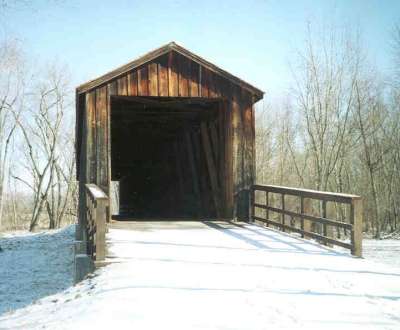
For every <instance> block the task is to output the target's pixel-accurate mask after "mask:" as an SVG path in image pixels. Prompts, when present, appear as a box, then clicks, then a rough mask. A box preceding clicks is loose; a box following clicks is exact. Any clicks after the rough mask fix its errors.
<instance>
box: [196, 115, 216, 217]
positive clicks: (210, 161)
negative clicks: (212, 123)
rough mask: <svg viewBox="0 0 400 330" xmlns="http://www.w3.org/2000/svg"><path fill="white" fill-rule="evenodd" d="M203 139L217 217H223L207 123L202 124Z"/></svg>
mask: <svg viewBox="0 0 400 330" xmlns="http://www.w3.org/2000/svg"><path fill="white" fill-rule="evenodd" d="M200 130H201V137H202V141H203V149H204V153H205V156H206V162H207V168H208V175H209V177H210V182H211V190H212V195H213V200H214V204H215V211H216V213H217V217H218V218H220V217H221V211H220V207H221V205H220V202H219V189H218V179H217V171H216V167H215V163H214V159H213V156H212V151H211V145H210V138H209V136H208V130H207V124H206V123H205V122H201V124H200Z"/></svg>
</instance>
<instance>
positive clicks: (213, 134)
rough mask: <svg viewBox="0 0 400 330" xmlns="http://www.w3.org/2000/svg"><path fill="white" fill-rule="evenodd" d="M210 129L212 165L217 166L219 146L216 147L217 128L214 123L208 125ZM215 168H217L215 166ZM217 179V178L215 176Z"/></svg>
mask: <svg viewBox="0 0 400 330" xmlns="http://www.w3.org/2000/svg"><path fill="white" fill-rule="evenodd" d="M209 127H210V137H211V142H212V150H213V156H214V163H215V165H217V164H218V159H219V157H218V156H219V146H218V133H217V128H216V127H215V123H214V122H211V123H210V124H209ZM216 168H218V167H217V166H216ZM217 178H218V176H217Z"/></svg>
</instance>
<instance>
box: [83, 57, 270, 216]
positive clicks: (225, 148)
mask: <svg viewBox="0 0 400 330" xmlns="http://www.w3.org/2000/svg"><path fill="white" fill-rule="evenodd" d="M213 68H214V67H213V66H212V65H211V64H209V65H203V64H202V62H201V61H200V60H198V58H197V57H195V56H194V57H193V58H189V57H187V56H184V55H182V54H181V53H179V52H176V51H173V50H171V51H169V52H168V53H160V56H159V57H157V58H153V59H151V60H150V61H149V62H146V63H144V64H141V65H140V66H138V67H135V68H133V69H132V70H130V71H127V72H121V74H120V75H118V76H112V75H110V79H109V80H104V79H102V80H101V81H99V85H95V84H94V83H89V84H88V86H90V88H89V89H80V90H81V91H82V90H83V91H84V92H82V94H80V95H78V98H82V95H84V100H85V102H83V103H82V102H77V116H78V122H82V121H84V122H85V125H81V126H79V125H78V126H77V138H79V139H81V141H80V143H77V149H78V150H77V158H78V159H77V161H78V167H80V166H84V169H85V170H84V171H80V174H79V176H80V180H83V181H84V182H89V183H96V184H97V185H99V186H100V187H101V188H102V189H104V191H105V192H106V193H107V194H108V193H109V186H110V180H111V172H110V171H111V152H110V150H111V140H110V135H111V129H110V125H111V117H110V114H111V111H112V109H111V108H112V97H113V96H114V95H115V96H139V97H182V98H204V99H209V98H215V99H219V100H220V106H219V109H218V112H219V113H218V118H217V121H216V122H213V123H211V124H210V123H207V128H206V129H205V128H203V129H201V130H200V131H201V132H203V133H200V136H199V137H200V141H198V142H196V141H195V139H196V138H195V137H194V136H193V137H191V136H190V134H189V139H192V145H193V148H194V146H195V145H196V143H200V146H201V147H207V149H208V151H206V154H207V155H208V157H206V161H207V162H206V164H207V168H206V169H205V170H206V171H207V175H208V176H209V178H210V183H211V186H212V187H213V189H212V190H213V200H214V204H215V208H216V211H217V215H218V216H224V217H227V218H231V217H233V216H234V215H236V216H239V217H242V218H246V217H247V215H248V198H249V194H248V193H249V189H250V187H251V185H252V184H253V181H254V171H255V169H254V162H255V155H254V138H255V133H254V110H253V103H254V100H256V99H259V98H260V94H259V91H258V92H257V91H254V93H252V92H251V91H250V90H251V89H249V87H248V86H247V85H243V84H245V83H244V82H241V81H240V80H238V82H237V83H235V82H234V81H233V80H232V78H231V76H229V74H226V76H225V75H224V74H220V72H222V71H221V70H220V71H218V70H216V69H215V70H214V69H213ZM222 73H223V72H222ZM243 86H244V87H243ZM78 93H79V90H78ZM261 97H262V94H261ZM206 131H207V135H205V134H204V132H206ZM182 136H185V135H182ZM134 142H135V141H132V143H134ZM204 151H205V149H204V150H202V152H204ZM187 152H189V154H193V157H190V158H188V159H187V161H188V162H189V163H188V164H187V168H189V169H191V173H192V175H195V174H196V173H195V172H194V171H193V166H192V163H191V162H192V161H195V159H196V152H197V151H196V150H194V149H193V150H192V151H190V150H189V149H188V150H187ZM203 171H204V169H203ZM204 174H205V173H203V172H199V173H198V177H199V178H198V180H197V181H198V189H199V194H200V195H201V185H202V180H203V179H202V175H204ZM203 184H204V182H203ZM193 189H194V193H196V191H195V190H196V188H195V187H194V186H193ZM82 203H83V202H82ZM82 203H81V204H82ZM217 204H218V206H217Z"/></svg>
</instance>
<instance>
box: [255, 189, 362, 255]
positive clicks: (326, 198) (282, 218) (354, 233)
mask: <svg viewBox="0 0 400 330" xmlns="http://www.w3.org/2000/svg"><path fill="white" fill-rule="evenodd" d="M257 192H259V193H261V194H264V196H256V194H257ZM272 194H274V197H275V198H274V201H275V200H276V199H277V197H278V199H279V200H280V202H279V205H280V207H277V205H272V202H273V201H272ZM286 196H292V197H294V198H295V199H296V198H297V201H294V202H293V201H292V203H291V204H292V205H291V206H292V208H293V206H294V208H295V209H296V210H293V209H292V210H289V209H288V207H287V201H286V199H287V197H286ZM260 197H261V199H262V200H263V201H265V203H261V202H260V201H259V199H260ZM262 197H263V198H262ZM312 200H316V201H317V202H318V207H317V208H316V209H317V210H315V209H313V208H312V206H311V201H312ZM328 203H336V204H345V205H349V207H350V211H349V212H348V220H347V222H345V221H339V220H338V219H332V218H330V217H328V215H327V214H328V212H327V210H328ZM275 204H276V203H275ZM293 204H294V205H293ZM257 210H262V211H263V212H264V215H265V217H263V216H260V215H259V213H262V212H257ZM316 212H317V213H319V215H315V213H316ZM271 213H272V214H273V215H275V219H272V218H271V217H270V215H271ZM250 216H251V219H252V220H253V221H255V220H256V221H261V222H263V223H265V224H266V225H267V226H274V227H277V228H279V229H281V230H282V231H291V232H295V233H299V234H301V236H302V237H305V238H313V239H316V240H317V241H319V242H322V243H324V244H327V245H337V246H341V247H344V248H347V249H349V250H351V253H352V254H353V255H355V256H359V257H361V255H362V199H361V197H360V196H357V195H350V194H342V193H332V192H323V191H317V190H310V189H299V188H291V187H281V186H274V185H253V186H252V192H251V215H250ZM286 216H288V217H290V221H289V222H288V221H287V219H286ZM277 217H278V218H279V219H276V218H277ZM296 220H299V221H296ZM313 224H314V225H313ZM317 225H318V226H320V227H318V226H317ZM313 227H314V230H313ZM321 227H322V228H321ZM333 228H336V232H338V230H339V229H343V230H345V231H349V232H350V243H348V242H346V241H343V240H340V239H338V238H335V237H333V236H334V235H333V232H334V230H333ZM317 229H321V230H320V232H317V231H318V230H317ZM336 236H337V235H336Z"/></svg>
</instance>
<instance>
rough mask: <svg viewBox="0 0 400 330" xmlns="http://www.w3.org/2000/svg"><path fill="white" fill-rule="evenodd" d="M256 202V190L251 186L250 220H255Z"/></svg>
mask: <svg viewBox="0 0 400 330" xmlns="http://www.w3.org/2000/svg"><path fill="white" fill-rule="evenodd" d="M255 202H256V191H255V190H254V189H253V187H251V188H250V219H249V221H250V222H254V216H255V215H256V214H255V213H256V207H255V206H254V204H255Z"/></svg>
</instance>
